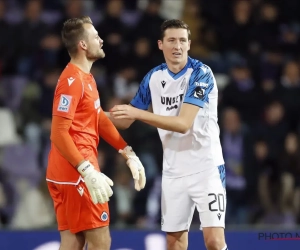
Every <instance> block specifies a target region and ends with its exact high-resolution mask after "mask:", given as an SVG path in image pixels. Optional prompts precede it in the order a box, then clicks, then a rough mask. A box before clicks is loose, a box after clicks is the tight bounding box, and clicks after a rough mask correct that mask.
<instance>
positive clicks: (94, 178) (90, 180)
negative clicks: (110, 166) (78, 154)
mask: <svg viewBox="0 0 300 250" xmlns="http://www.w3.org/2000/svg"><path fill="white" fill-rule="evenodd" d="M77 171H78V172H79V173H80V174H81V176H82V177H83V179H84V182H85V185H86V187H87V189H88V191H89V193H90V195H91V198H92V201H93V203H94V204H97V203H100V204H103V203H105V202H108V201H109V197H111V196H112V194H113V191H112V189H111V186H113V185H114V183H113V181H112V180H111V179H110V178H108V177H107V176H106V175H105V174H102V173H101V172H99V171H97V170H96V169H95V168H94V166H93V165H92V164H91V163H90V162H89V161H84V162H83V163H81V164H80V165H79V166H78V168H77Z"/></svg>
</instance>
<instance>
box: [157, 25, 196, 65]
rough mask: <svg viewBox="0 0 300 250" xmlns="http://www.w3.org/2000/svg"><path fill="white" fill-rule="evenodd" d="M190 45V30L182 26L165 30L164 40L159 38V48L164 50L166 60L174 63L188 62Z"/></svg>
mask: <svg viewBox="0 0 300 250" xmlns="http://www.w3.org/2000/svg"><path fill="white" fill-rule="evenodd" d="M190 45H191V41H190V40H189V38H188V31H187V30H186V29H181V28H178V29H176V28H170V29H167V30H165V36H164V38H163V40H158V48H159V49H160V50H162V52H163V54H164V57H165V60H166V61H167V62H170V63H172V64H180V63H182V62H186V60H187V57H188V51H189V50H190Z"/></svg>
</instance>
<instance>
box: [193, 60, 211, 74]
mask: <svg viewBox="0 0 300 250" xmlns="http://www.w3.org/2000/svg"><path fill="white" fill-rule="evenodd" d="M189 59H190V68H192V69H193V71H196V72H197V73H198V74H212V70H211V68H210V67H209V66H208V65H206V64H204V63H203V62H201V61H199V60H197V59H193V58H189Z"/></svg>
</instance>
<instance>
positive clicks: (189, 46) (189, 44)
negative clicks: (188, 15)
mask: <svg viewBox="0 0 300 250" xmlns="http://www.w3.org/2000/svg"><path fill="white" fill-rule="evenodd" d="M191 42H192V41H191V40H189V42H188V49H187V50H188V51H189V50H190V48H191Z"/></svg>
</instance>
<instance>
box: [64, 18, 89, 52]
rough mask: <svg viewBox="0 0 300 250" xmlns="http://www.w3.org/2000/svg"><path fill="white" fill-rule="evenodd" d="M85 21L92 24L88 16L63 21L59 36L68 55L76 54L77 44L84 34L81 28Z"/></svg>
mask: <svg viewBox="0 0 300 250" xmlns="http://www.w3.org/2000/svg"><path fill="white" fill-rule="evenodd" d="M85 23H90V24H93V22H92V20H91V18H90V17H89V16H83V17H80V18H71V19H68V20H67V21H65V22H64V25H63V28H62V32H61V36H62V41H63V43H64V45H65V47H66V48H67V50H68V52H69V54H70V55H74V54H76V52H77V44H78V42H79V40H81V39H83V37H84V35H85V30H84V28H83V24H85Z"/></svg>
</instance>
